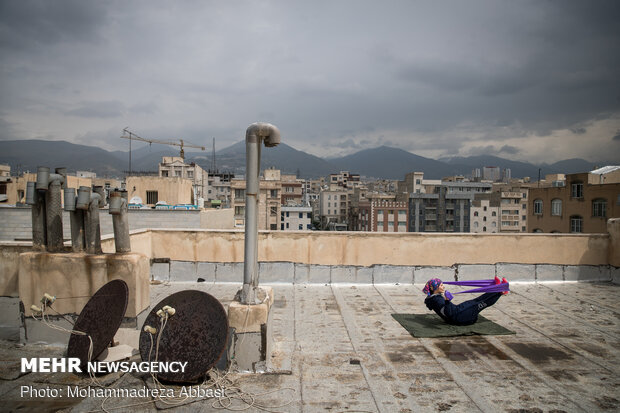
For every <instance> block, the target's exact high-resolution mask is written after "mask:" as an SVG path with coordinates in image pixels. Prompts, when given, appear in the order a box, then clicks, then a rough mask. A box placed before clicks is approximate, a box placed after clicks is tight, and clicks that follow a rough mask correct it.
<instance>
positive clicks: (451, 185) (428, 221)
mask: <svg viewBox="0 0 620 413" xmlns="http://www.w3.org/2000/svg"><path fill="white" fill-rule="evenodd" d="M491 188H492V185H491V184H490V183H477V182H442V183H441V185H439V186H437V187H435V193H432V194H431V193H426V194H421V193H414V194H410V195H409V231H410V232H470V222H471V221H470V209H471V204H472V201H473V200H474V195H475V194H476V193H488V192H490V191H491Z"/></svg>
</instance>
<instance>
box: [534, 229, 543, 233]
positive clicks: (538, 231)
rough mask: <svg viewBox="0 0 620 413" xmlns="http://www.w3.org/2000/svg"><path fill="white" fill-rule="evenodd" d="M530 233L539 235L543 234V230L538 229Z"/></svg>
mask: <svg viewBox="0 0 620 413" xmlns="http://www.w3.org/2000/svg"><path fill="white" fill-rule="evenodd" d="M532 232H533V233H535V234H540V233H542V232H543V230H542V229H540V228H536V229H535V230H534V231H532Z"/></svg>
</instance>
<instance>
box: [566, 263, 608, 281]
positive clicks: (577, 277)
mask: <svg viewBox="0 0 620 413" xmlns="http://www.w3.org/2000/svg"><path fill="white" fill-rule="evenodd" d="M605 267H607V266H596V265H566V266H565V267H564V280H565V281H609V280H610V279H611V277H610V274H609V271H604V270H603V268H605ZM607 268H609V267H607Z"/></svg>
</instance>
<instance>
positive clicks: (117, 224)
mask: <svg viewBox="0 0 620 413" xmlns="http://www.w3.org/2000/svg"><path fill="white" fill-rule="evenodd" d="M127 205H128V204H127V191H124V190H122V189H116V190H114V191H112V192H111V193H110V209H109V212H110V214H111V215H112V226H113V227H114V246H115V247H116V252H130V251H131V242H130V239H129V222H128V218H127Z"/></svg>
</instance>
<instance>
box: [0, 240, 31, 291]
mask: <svg viewBox="0 0 620 413" xmlns="http://www.w3.org/2000/svg"><path fill="white" fill-rule="evenodd" d="M31 250H32V244H31V243H28V242H8V243H2V246H0V296H3V297H18V296H19V292H18V289H17V287H18V282H17V280H18V274H19V254H21V253H22V252H28V251H31Z"/></svg>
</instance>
